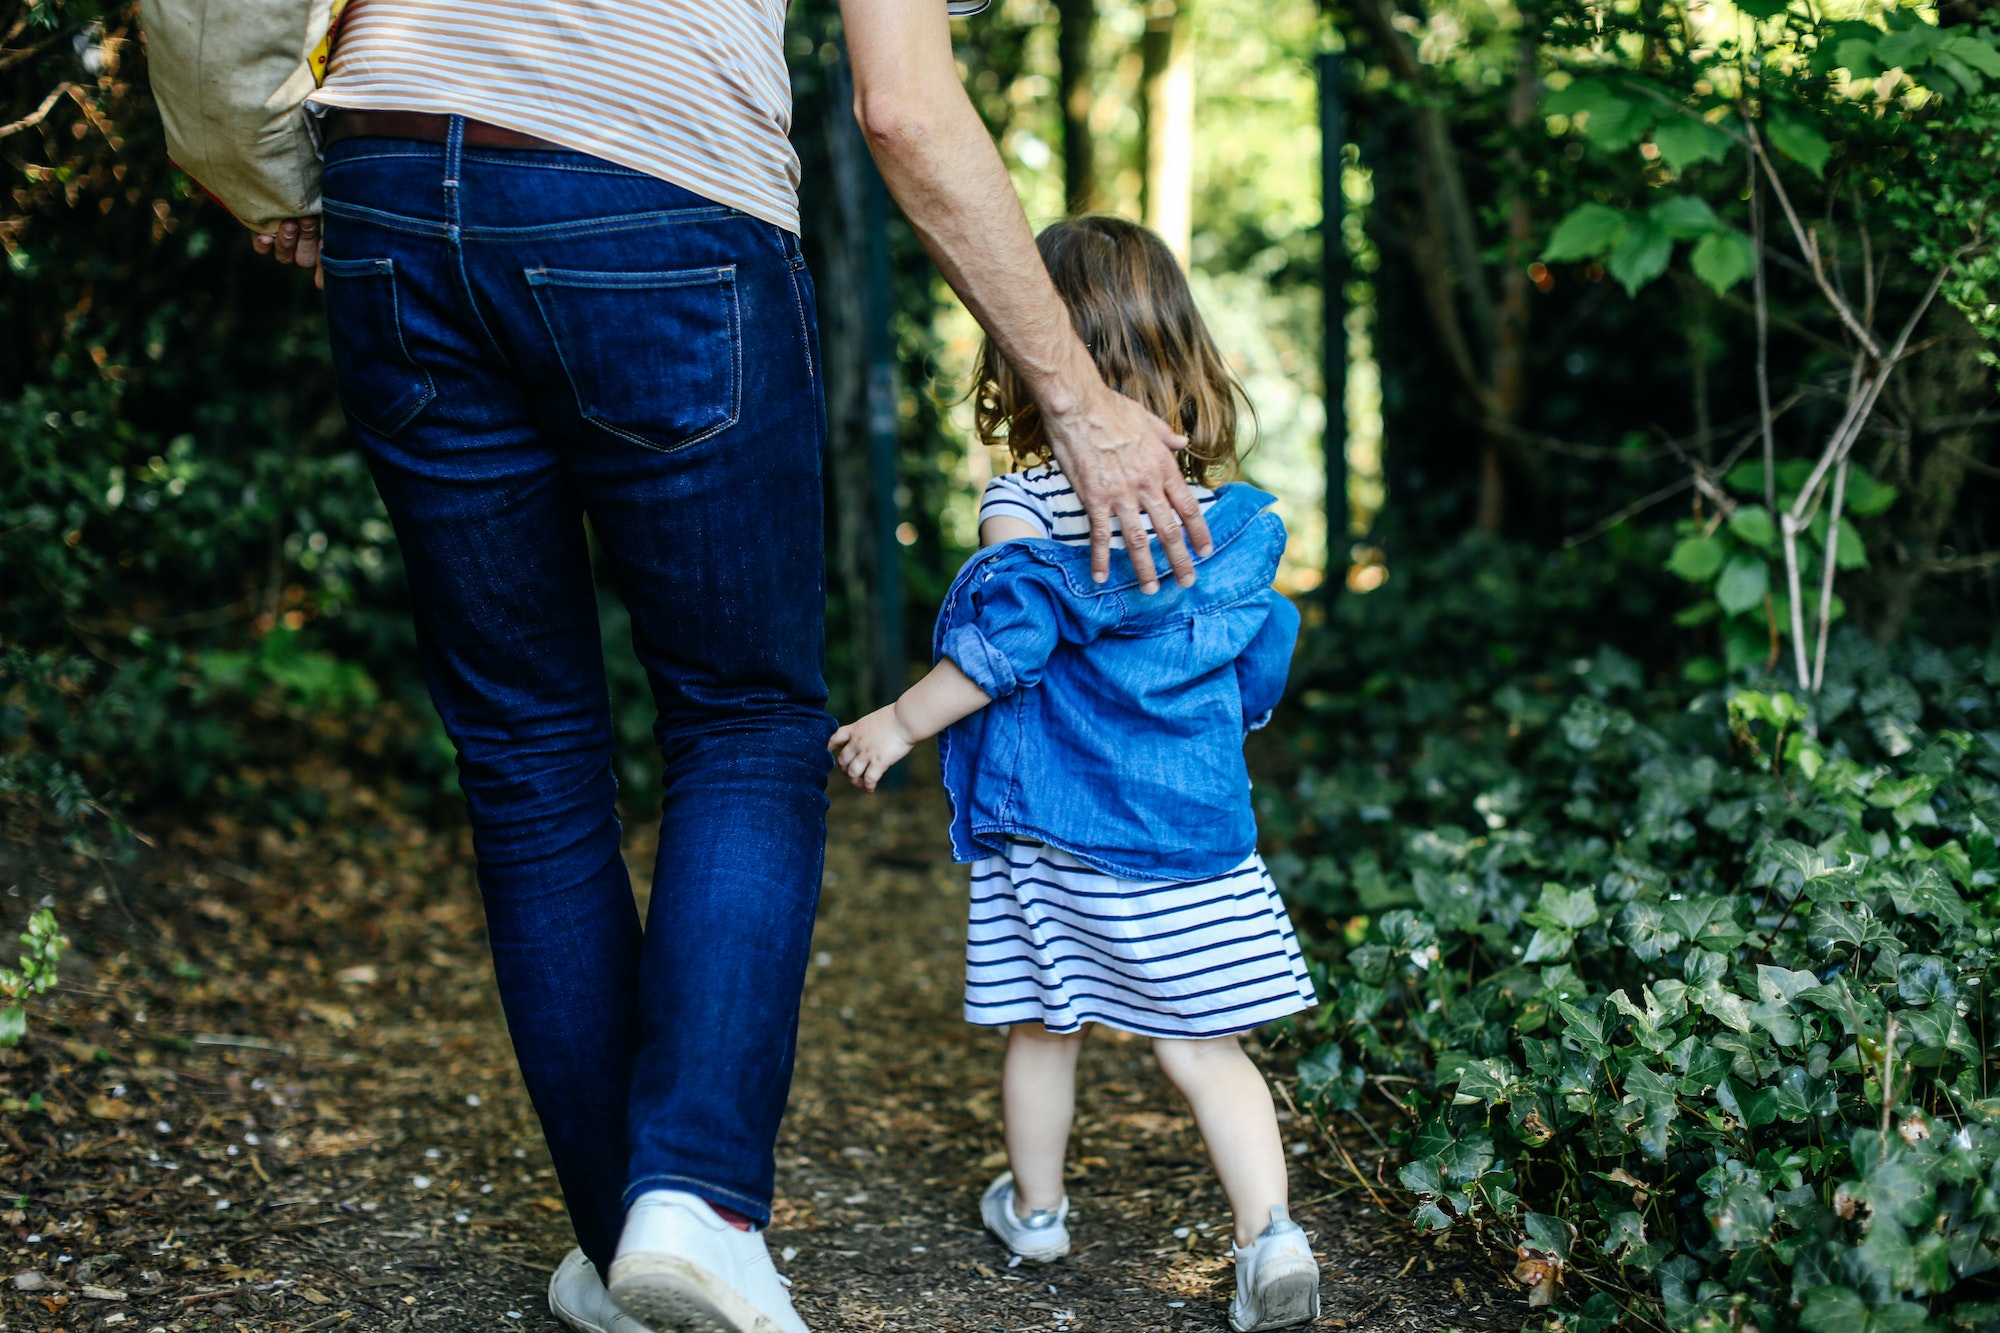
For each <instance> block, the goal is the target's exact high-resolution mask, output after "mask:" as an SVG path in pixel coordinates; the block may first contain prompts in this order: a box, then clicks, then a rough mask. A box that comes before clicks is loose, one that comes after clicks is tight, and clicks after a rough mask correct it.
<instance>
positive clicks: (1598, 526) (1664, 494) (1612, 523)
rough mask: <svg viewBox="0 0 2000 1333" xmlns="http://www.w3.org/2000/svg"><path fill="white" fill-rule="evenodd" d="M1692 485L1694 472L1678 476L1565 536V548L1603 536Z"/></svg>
mask: <svg viewBox="0 0 2000 1333" xmlns="http://www.w3.org/2000/svg"><path fill="white" fill-rule="evenodd" d="M1692 485H1694V474H1693V473H1689V474H1688V475H1687V476H1685V477H1679V478H1676V479H1675V480H1673V481H1670V482H1668V483H1667V484H1666V485H1664V486H1662V487H1660V489H1659V490H1657V491H1654V492H1653V493H1652V494H1650V495H1642V496H1640V497H1639V498H1638V499H1636V500H1634V501H1633V502H1632V503H1631V504H1628V505H1626V506H1625V507H1624V508H1623V509H1620V510H1619V511H1618V512H1617V513H1615V514H1611V515H1609V516H1607V517H1605V518H1601V519H1599V520H1598V521H1597V522H1595V523H1593V524H1591V525H1590V526H1589V527H1587V528H1585V529H1584V530H1583V531H1582V532H1577V533H1572V534H1570V535H1569V536H1567V537H1565V538H1563V549H1564V550H1565V551H1567V550H1570V549H1572V548H1574V547H1578V546H1581V545H1583V544H1584V543H1585V542H1587V541H1590V540H1591V539H1593V538H1596V537H1602V536H1603V535H1604V534H1605V533H1607V532H1609V531H1611V529H1613V528H1615V527H1617V526H1618V525H1619V524H1620V523H1623V522H1624V521H1625V520H1626V519H1628V518H1631V517H1633V516H1634V515H1636V514H1641V513H1644V512H1645V511H1646V510H1648V509H1651V508H1652V507H1653V506H1654V505H1656V504H1658V503H1659V502H1660V501H1662V500H1671V499H1673V498H1674V497H1675V496H1676V495H1679V494H1680V493H1681V492H1682V491H1684V490H1686V489H1687V488H1688V487H1690V486H1692Z"/></svg>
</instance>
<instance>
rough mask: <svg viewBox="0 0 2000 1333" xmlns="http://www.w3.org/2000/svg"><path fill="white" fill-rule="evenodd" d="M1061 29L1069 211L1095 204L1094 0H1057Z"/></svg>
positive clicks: (1058, 51) (1058, 47) (1065, 198)
mask: <svg viewBox="0 0 2000 1333" xmlns="http://www.w3.org/2000/svg"><path fill="white" fill-rule="evenodd" d="M1056 13H1057V16H1058V18H1059V20H1060V21H1061V24H1062V30H1061V32H1060V33H1059V34H1058V35H1057V37H1056V56H1057V59H1058V61H1059V62H1060V65H1061V75H1060V81H1061V84H1062V87H1061V90H1060V94H1061V100H1062V122H1063V142H1062V149H1063V203H1064V205H1065V206H1066V207H1067V208H1068V209H1069V211H1070V212H1071V213H1088V212H1090V211H1091V210H1092V209H1094V208H1096V207H1097V172H1096V169H1095V167H1094V165H1093V163H1092V161H1091V144H1090V105H1091V101H1092V94H1091V83H1090V39H1091V34H1092V33H1093V32H1094V31H1095V30H1096V28H1097V0H1056Z"/></svg>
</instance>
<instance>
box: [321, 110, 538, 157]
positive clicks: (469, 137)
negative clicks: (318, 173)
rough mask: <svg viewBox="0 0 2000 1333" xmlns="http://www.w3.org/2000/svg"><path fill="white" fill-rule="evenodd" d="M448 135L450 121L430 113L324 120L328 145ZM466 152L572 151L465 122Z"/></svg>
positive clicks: (355, 114) (335, 115) (357, 114)
mask: <svg viewBox="0 0 2000 1333" xmlns="http://www.w3.org/2000/svg"><path fill="white" fill-rule="evenodd" d="M450 132H451V117H450V116H442V115H439V114H437V113H436V112H432V111H334V112H330V113H329V114H328V115H327V118H326V138H325V142H326V143H327V144H328V145H332V144H337V143H339V142H340V141H341V140H342V139H360V138H372V139H417V140H420V141H421V142H424V143H444V142H445V141H446V138H447V137H448V136H449V135H450ZM465 146H466V147H467V148H516V149H528V150H530V151H534V152H542V153H567V152H570V151H571V150H570V149H568V148H566V147H564V146H563V145H562V144H559V143H551V142H549V141H548V140H547V139H538V138H536V137H535V136H534V135H532V134H523V133H521V132H520V131H519V130H507V129H502V128H501V127H500V126H498V125H488V124H487V123H486V122H485V121H483V120H472V119H467V120H466V122H465Z"/></svg>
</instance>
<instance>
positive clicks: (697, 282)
mask: <svg viewBox="0 0 2000 1333" xmlns="http://www.w3.org/2000/svg"><path fill="white" fill-rule="evenodd" d="M527 278H528V284H529V286H531V287H532V288H533V289H534V293H535V303H536V304H537V305H538V306H540V307H541V311H542V319H543V321H544V322H545V323H547V325H548V326H549V336H550V337H551V338H552V339H554V340H555V346H556V355H557V356H558V357H560V358H561V360H562V365H563V370H564V372H565V373H566V374H567V375H568V376H569V382H570V388H571V389H572V390H574V391H575V393H576V409H577V411H578V412H579V413H581V414H582V416H583V418H584V420H586V421H589V422H591V423H593V424H594V425H597V426H600V427H602V428H603V429H605V430H607V431H609V432H611V433H612V434H613V435H617V436H620V437H622V438H624V439H627V440H631V441H633V442H635V443H637V444H643V445H645V446H646V447H647V448H649V449H661V450H670V449H683V448H686V447H687V446H688V445H691V444H694V443H696V442H697V441H700V440H705V439H707V438H708V437H709V436H711V435H713V434H715V433H716V432H717V431H721V430H727V429H728V428H729V427H730V426H733V425H735V424H736V418H737V414H738V412H739V410H740V407H741V396H742V382H743V374H742V356H743V351H742V339H741V338H740V337H739V336H738V334H739V328H738V318H739V316H738V312H737V302H736V266H735V265H734V264H731V265H728V266H726V267H723V268H697V269H683V270H681V271H679V272H674V273H581V272H577V271H574V270H569V269H553V268H537V269H529V270H528V271H527Z"/></svg>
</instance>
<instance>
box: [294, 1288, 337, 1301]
mask: <svg viewBox="0 0 2000 1333" xmlns="http://www.w3.org/2000/svg"><path fill="white" fill-rule="evenodd" d="M299 1295H301V1296H303V1297H305V1298H306V1299H307V1300H309V1301H311V1302H312V1303H313V1304H314V1305H332V1304H333V1298H332V1297H331V1296H328V1295H327V1294H326V1293H325V1292H323V1291H315V1290H314V1289H313V1288H311V1287H300V1288H299Z"/></svg>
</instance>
